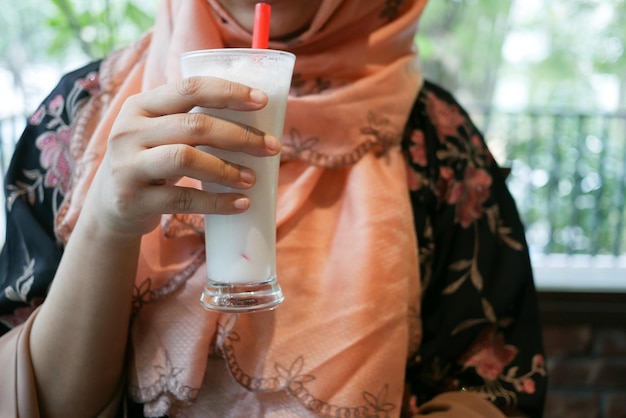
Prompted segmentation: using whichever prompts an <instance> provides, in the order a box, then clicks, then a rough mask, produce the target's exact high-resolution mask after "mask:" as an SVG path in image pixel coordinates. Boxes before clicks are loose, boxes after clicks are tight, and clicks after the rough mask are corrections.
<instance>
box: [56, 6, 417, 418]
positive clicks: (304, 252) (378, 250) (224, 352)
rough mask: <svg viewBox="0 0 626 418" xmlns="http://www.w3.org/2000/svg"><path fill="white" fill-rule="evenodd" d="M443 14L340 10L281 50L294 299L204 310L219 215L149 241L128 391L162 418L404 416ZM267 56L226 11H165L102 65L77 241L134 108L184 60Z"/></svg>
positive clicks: (85, 155)
mask: <svg viewBox="0 0 626 418" xmlns="http://www.w3.org/2000/svg"><path fill="white" fill-rule="evenodd" d="M425 3H426V0H404V1H403V0H395V1H394V0H323V1H322V4H321V7H320V9H319V11H318V13H317V15H316V16H315V18H314V20H313V22H312V24H311V26H310V28H309V29H308V30H307V31H306V32H304V33H302V34H301V35H299V36H298V37H297V38H296V39H293V40H291V41H289V42H288V43H277V42H272V43H270V48H274V49H284V50H289V51H291V52H293V53H295V54H296V57H297V62H296V69H295V76H294V81H293V88H292V93H291V96H290V99H289V103H288V111H287V117H286V123H285V133H284V137H283V151H282V157H281V169H280V179H279V197H278V212H277V228H278V229H277V238H278V249H277V254H278V260H277V264H278V266H277V268H278V278H279V281H280V283H281V285H282V287H283V291H284V293H285V302H284V303H283V304H282V305H281V306H279V307H278V308H277V309H276V310H275V311H272V312H266V313H256V314H239V315H234V314H219V313H215V312H209V311H206V310H204V309H203V308H201V306H200V303H199V296H200V293H201V289H202V286H203V280H204V277H205V274H206V270H205V266H204V253H203V245H204V240H203V233H204V229H203V227H202V217H201V216H197V215H196V216H180V215H167V216H163V222H162V226H161V228H158V229H157V230H155V231H153V232H152V233H150V234H148V235H146V236H145V237H144V239H143V241H142V248H141V256H140V262H139V269H138V272H137V277H136V287H135V294H134V298H133V303H134V307H135V315H134V318H133V324H132V330H131V344H130V347H131V348H130V353H129V367H128V385H127V392H128V396H129V397H130V398H132V399H134V400H135V401H138V402H141V403H143V404H144V413H145V414H146V416H161V415H164V414H169V415H170V416H172V417H174V416H185V417H196V416H198V417H199V416H203V417H206V416H216V417H231V416H232V417H241V416H308V415H332V416H376V415H377V414H383V415H385V414H389V415H396V416H397V415H399V413H400V407H401V406H400V405H401V398H402V393H403V387H404V369H405V364H406V360H407V357H408V356H409V355H411V354H413V353H414V352H415V350H416V349H417V347H418V345H419V342H420V336H421V335H420V323H419V297H420V288H419V266H418V254H417V243H416V237H415V233H414V227H413V212H412V207H411V204H410V201H409V196H408V187H407V184H406V175H405V165H404V160H403V157H402V155H401V151H400V147H399V143H400V141H401V137H402V134H403V129H404V125H405V123H406V121H407V118H408V114H409V112H410V109H411V108H412V105H413V102H414V100H415V98H416V96H417V92H418V90H419V88H420V87H421V83H422V78H421V75H420V73H419V70H418V68H417V66H416V63H415V61H416V52H415V50H414V46H413V37H414V35H415V32H416V30H417V21H418V18H419V16H420V14H421V12H422V10H423V8H424V5H425ZM252 4H253V2H252V1H251V5H252ZM250 43H251V40H250V34H249V33H247V32H246V31H245V30H243V29H242V28H241V27H240V26H239V25H238V24H237V23H236V22H235V21H234V20H233V19H232V17H231V16H229V14H228V13H227V12H226V11H225V10H224V9H223V8H222V7H221V5H220V4H219V2H218V0H208V1H207V0H165V1H163V3H162V5H161V8H160V11H159V15H158V17H157V20H156V24H155V27H154V29H153V31H152V32H151V33H150V34H148V35H147V36H146V37H145V38H144V39H142V40H141V41H140V42H138V43H137V44H135V45H133V46H130V47H128V48H126V49H124V50H121V51H119V52H117V53H115V54H113V55H112V56H110V57H109V58H107V59H106V60H105V61H104V62H103V63H102V66H101V72H100V80H101V86H102V93H101V94H100V95H98V96H96V97H94V98H93V99H91V100H90V102H88V103H87V104H86V105H85V106H84V108H83V109H82V110H81V117H80V119H79V120H78V122H77V123H76V126H75V130H74V136H73V138H72V153H73V157H74V162H75V167H76V170H75V174H74V178H73V183H72V188H71V191H70V192H69V193H68V194H67V195H66V197H65V200H64V203H63V205H62V208H61V210H60V211H59V215H58V217H57V234H58V236H59V237H60V239H62V240H67V239H69V236H70V234H71V230H72V228H73V225H74V224H75V221H76V218H77V216H78V214H79V213H80V209H81V207H82V198H83V196H84V194H85V191H86V189H87V188H88V187H89V184H90V183H91V179H92V178H93V174H94V173H95V171H96V169H97V167H98V165H99V162H100V161H101V159H102V156H103V154H104V152H105V148H106V137H107V135H108V132H109V130H110V127H111V124H112V122H113V120H114V119H115V117H116V115H117V113H118V112H119V109H120V106H121V104H122V103H123V101H124V100H125V99H126V98H127V97H128V96H130V95H132V94H135V93H137V92H139V91H141V90H145V89H150V88H153V87H155V86H158V85H160V84H162V83H166V82H171V81H175V80H177V79H179V78H180V72H179V67H178V57H179V55H180V54H181V53H183V52H186V51H190V50H194V49H208V48H221V47H225V46H226V47H237V46H248V45H250ZM183 181H185V182H187V183H190V184H194V182H193V181H191V180H189V179H184V180H183Z"/></svg>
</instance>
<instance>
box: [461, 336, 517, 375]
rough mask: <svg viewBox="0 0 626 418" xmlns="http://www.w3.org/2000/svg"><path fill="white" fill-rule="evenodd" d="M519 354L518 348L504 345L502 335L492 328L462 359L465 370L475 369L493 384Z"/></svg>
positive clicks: (478, 339) (479, 337)
mask: <svg viewBox="0 0 626 418" xmlns="http://www.w3.org/2000/svg"><path fill="white" fill-rule="evenodd" d="M517 352H518V350H517V348H516V347H514V346H512V345H508V344H505V343H504V337H503V336H502V334H498V333H496V332H495V329H494V328H493V327H490V328H488V329H486V330H485V331H483V332H482V333H481V334H480V335H479V336H478V338H477V339H476V341H475V342H474V344H472V346H470V348H469V349H468V351H467V352H466V353H465V355H464V356H462V357H461V363H462V364H463V368H464V369H466V368H469V367H474V368H475V369H476V373H478V375H479V376H481V377H482V378H483V379H485V380H488V381H492V382H493V381H496V380H498V378H499V377H500V376H501V375H502V373H503V371H504V367H505V366H507V365H508V364H510V363H511V362H512V361H513V359H514V358H515V356H516V355H517Z"/></svg>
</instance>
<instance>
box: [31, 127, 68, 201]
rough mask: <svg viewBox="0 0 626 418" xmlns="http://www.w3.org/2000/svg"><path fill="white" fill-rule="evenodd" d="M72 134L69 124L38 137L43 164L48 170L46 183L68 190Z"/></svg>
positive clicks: (64, 190)
mask: <svg viewBox="0 0 626 418" xmlns="http://www.w3.org/2000/svg"><path fill="white" fill-rule="evenodd" d="M70 135H71V131H70V129H69V127H67V126H61V127H59V128H58V129H57V131H56V132H51V131H50V132H46V133H44V134H43V135H41V136H40V137H39V138H37V141H36V145H37V148H39V149H40V150H41V156H40V162H41V166H42V167H43V168H44V169H46V170H47V172H46V177H45V180H44V185H45V186H46V187H59V188H60V189H61V191H62V192H63V193H65V192H67V190H68V188H69V182H70V172H71V165H70V161H71V159H70V152H69V145H70Z"/></svg>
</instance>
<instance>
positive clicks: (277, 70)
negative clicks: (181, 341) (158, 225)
mask: <svg viewBox="0 0 626 418" xmlns="http://www.w3.org/2000/svg"><path fill="white" fill-rule="evenodd" d="M294 62H295V56H294V55H293V54H290V53H287V52H283V51H274V50H263V49H244V48H242V49H235V48H230V49H218V50H207V51H194V52H190V53H187V54H184V55H183V56H181V71H182V75H183V76H184V77H189V76H193V75H202V76H213V77H219V78H224V79H227V80H230V81H235V82H239V83H242V84H245V85H247V86H250V87H254V88H257V89H260V90H263V91H264V92H265V93H266V94H267V95H268V104H267V105H266V106H265V107H264V108H263V109H261V110H258V111H234V110H230V109H208V108H196V109H194V110H193V111H194V112H202V113H206V114H209V115H212V116H215V117H219V118H222V119H227V120H230V121H233V122H237V123H241V124H245V125H248V126H251V127H254V128H257V129H259V130H261V131H264V132H267V133H271V134H272V135H274V136H275V137H277V138H278V139H280V138H281V137H282V133H283V124H284V119H285V109H286V104H287V96H288V94H289V88H290V84H291V75H292V72H293V66H294ZM199 148H200V149H203V150H205V151H206V152H209V153H211V154H213V155H215V156H217V157H219V158H221V159H223V160H225V161H229V162H232V163H235V164H239V165H242V166H245V167H249V168H251V169H252V170H253V171H254V172H255V174H256V182H255V184H254V186H253V187H252V188H251V189H249V190H246V191H243V193H244V194H246V195H247V196H248V197H249V198H250V207H249V209H248V210H247V211H245V212H243V213H241V214H236V215H206V216H205V234H206V235H205V237H206V238H205V240H206V258H207V282H206V286H205V289H204V292H203V294H202V296H201V302H202V304H203V305H204V306H205V307H207V308H209V309H217V310H222V311H230V312H250V311H261V310H267V309H273V308H275V307H276V306H277V305H278V304H279V303H280V302H282V300H283V295H282V291H281V289H280V286H279V285H278V281H277V278H276V189H277V185H278V167H279V159H280V157H279V156H273V157H255V156H251V155H248V154H244V153H241V152H232V151H224V150H220V149H215V148H212V147H199ZM203 189H204V190H206V191H209V192H213V193H225V192H237V193H241V192H242V191H241V190H236V189H232V188H229V187H224V186H220V185H216V184H212V183H205V184H203Z"/></svg>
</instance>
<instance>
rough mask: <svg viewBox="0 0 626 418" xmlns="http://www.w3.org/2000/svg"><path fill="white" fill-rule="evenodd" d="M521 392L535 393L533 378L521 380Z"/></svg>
mask: <svg viewBox="0 0 626 418" xmlns="http://www.w3.org/2000/svg"><path fill="white" fill-rule="evenodd" d="M520 391H521V392H524V393H528V394H533V393H535V381H534V380H533V379H524V380H522V387H521V389H520Z"/></svg>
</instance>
